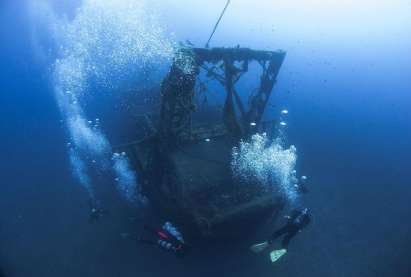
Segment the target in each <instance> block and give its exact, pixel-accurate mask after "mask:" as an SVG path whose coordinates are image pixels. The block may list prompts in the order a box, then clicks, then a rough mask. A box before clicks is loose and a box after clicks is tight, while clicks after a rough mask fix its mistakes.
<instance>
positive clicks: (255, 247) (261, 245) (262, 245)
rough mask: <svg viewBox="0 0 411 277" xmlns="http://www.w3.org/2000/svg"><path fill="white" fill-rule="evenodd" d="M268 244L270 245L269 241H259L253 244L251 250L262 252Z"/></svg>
mask: <svg viewBox="0 0 411 277" xmlns="http://www.w3.org/2000/svg"><path fill="white" fill-rule="evenodd" d="M268 245H269V243H268V241H265V242H262V243H257V244H254V245H253V246H251V247H250V250H251V251H253V252H254V253H260V252H262V251H264V250H265V249H266V248H267V247H268Z"/></svg>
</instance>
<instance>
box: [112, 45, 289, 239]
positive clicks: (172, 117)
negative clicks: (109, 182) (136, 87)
mask: <svg viewBox="0 0 411 277" xmlns="http://www.w3.org/2000/svg"><path fill="white" fill-rule="evenodd" d="M284 58H285V52H283V51H260V50H251V49H248V48H240V47H236V48H191V47H188V48H182V49H181V50H180V51H179V52H178V53H177V54H176V56H175V58H174V61H173V63H172V65H171V68H170V70H169V72H168V74H167V75H166V76H165V78H164V80H163V82H162V85H161V95H160V99H161V104H160V115H159V119H158V120H157V122H152V123H150V124H151V128H152V132H151V134H150V135H149V136H147V137H145V138H144V139H141V140H139V141H136V142H132V143H129V144H126V145H123V146H120V147H119V150H120V151H125V152H126V153H127V155H128V156H129V158H130V160H131V162H132V164H133V167H134V168H135V170H136V172H137V174H138V176H139V183H140V184H141V193H142V194H143V195H145V196H146V197H147V198H148V199H149V201H150V203H151V204H152V206H153V207H155V208H156V209H157V210H158V211H160V212H161V213H163V214H164V215H166V216H167V217H169V218H172V219H173V220H175V221H176V222H190V224H191V225H192V226H195V229H196V230H197V231H198V232H199V233H200V234H202V235H204V236H209V235H214V234H215V233H216V232H218V229H219V226H224V225H227V224H235V223H236V222H240V221H243V220H244V219H247V218H250V217H258V216H259V214H262V213H264V212H266V211H270V210H272V209H274V207H275V206H276V205H277V204H279V202H281V200H280V199H276V198H273V194H272V193H270V191H267V188H263V187H262V186H261V185H259V184H258V183H257V182H249V183H244V182H241V181H239V180H237V179H236V178H235V176H233V174H232V170H231V166H230V163H231V158H232V149H233V147H234V146H237V145H238V143H239V142H240V141H241V140H242V139H247V138H249V137H250V136H251V135H252V134H254V133H256V132H262V131H265V130H266V129H267V128H268V127H269V126H270V125H272V122H263V121H262V117H263V114H264V111H265V109H266V107H267V104H268V102H269V99H270V95H271V92H272V90H273V87H274V85H275V83H276V78H277V75H278V73H279V70H280V68H281V65H282V63H283V60H284ZM251 65H252V66H251ZM257 68H258V70H259V72H261V76H260V78H259V80H258V81H259V82H258V84H257V88H256V89H255V90H253V91H238V90H237V88H236V84H238V82H239V81H240V79H241V78H242V77H243V75H244V74H245V73H247V72H249V71H251V70H254V69H257ZM251 73H253V74H254V72H251ZM200 77H201V78H205V79H211V80H213V81H214V82H215V83H217V84H219V86H220V89H217V91H218V94H219V95H218V97H220V98H221V100H222V107H221V109H220V113H218V120H217V121H216V120H214V121H213V122H211V123H210V122H209V123H207V117H210V118H215V117H216V114H217V113H216V112H215V111H213V110H210V111H209V115H207V114H206V115H205V116H203V119H204V118H205V120H203V124H200V125H199V124H196V120H195V117H196V113H197V107H196V104H195V97H196V95H197V94H199V93H203V94H206V93H208V90H207V89H206V88H205V87H207V84H206V83H204V82H199V78H200ZM212 90H216V89H215V88H213V89H212ZM204 122H205V123H204Z"/></svg>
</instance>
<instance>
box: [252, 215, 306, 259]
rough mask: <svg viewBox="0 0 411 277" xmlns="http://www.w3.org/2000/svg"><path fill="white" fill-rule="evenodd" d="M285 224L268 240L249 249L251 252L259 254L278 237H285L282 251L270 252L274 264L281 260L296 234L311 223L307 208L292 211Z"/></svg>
mask: <svg viewBox="0 0 411 277" xmlns="http://www.w3.org/2000/svg"><path fill="white" fill-rule="evenodd" d="M287 219H288V220H287V223H286V224H285V225H284V226H283V227H281V228H280V229H278V230H277V231H275V232H274V233H273V234H272V235H271V236H270V239H269V240H267V241H265V242H263V243H259V244H255V245H253V246H252V247H251V250H252V251H254V252H261V251H263V250H264V249H266V248H267V247H268V246H269V245H271V244H273V242H274V240H275V239H277V238H278V237H280V236H282V235H285V236H284V238H283V240H282V242H281V246H282V249H279V250H274V251H272V252H271V254H270V257H271V261H272V262H275V261H277V260H278V259H279V258H281V257H282V256H283V255H284V254H285V253H287V248H288V245H289V243H290V240H291V239H292V238H293V237H294V236H295V235H296V234H297V233H298V232H301V230H302V229H304V228H305V227H306V226H307V225H308V224H310V222H311V217H310V214H309V212H308V208H304V209H302V210H293V211H292V212H291V215H290V216H287Z"/></svg>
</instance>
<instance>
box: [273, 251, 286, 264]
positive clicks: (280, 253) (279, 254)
mask: <svg viewBox="0 0 411 277" xmlns="http://www.w3.org/2000/svg"><path fill="white" fill-rule="evenodd" d="M285 253H287V249H279V250H274V251H272V252H271V253H270V259H271V262H273V263H275V262H276V261H277V260H278V259H280V258H281V257H282V256H284V254H285Z"/></svg>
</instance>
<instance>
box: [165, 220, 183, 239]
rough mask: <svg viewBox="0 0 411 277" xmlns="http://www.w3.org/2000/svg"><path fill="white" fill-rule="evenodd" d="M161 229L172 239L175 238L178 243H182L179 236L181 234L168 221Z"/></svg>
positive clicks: (181, 237)
mask: <svg viewBox="0 0 411 277" xmlns="http://www.w3.org/2000/svg"><path fill="white" fill-rule="evenodd" d="M162 228H163V229H164V230H166V231H167V232H168V233H170V234H171V235H172V236H173V237H175V238H176V239H177V240H178V241H180V242H181V243H184V238H183V236H182V235H181V233H180V232H179V231H178V230H177V228H176V227H174V226H173V224H171V223H170V222H169V221H167V222H166V223H164V225H163V227H162Z"/></svg>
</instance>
